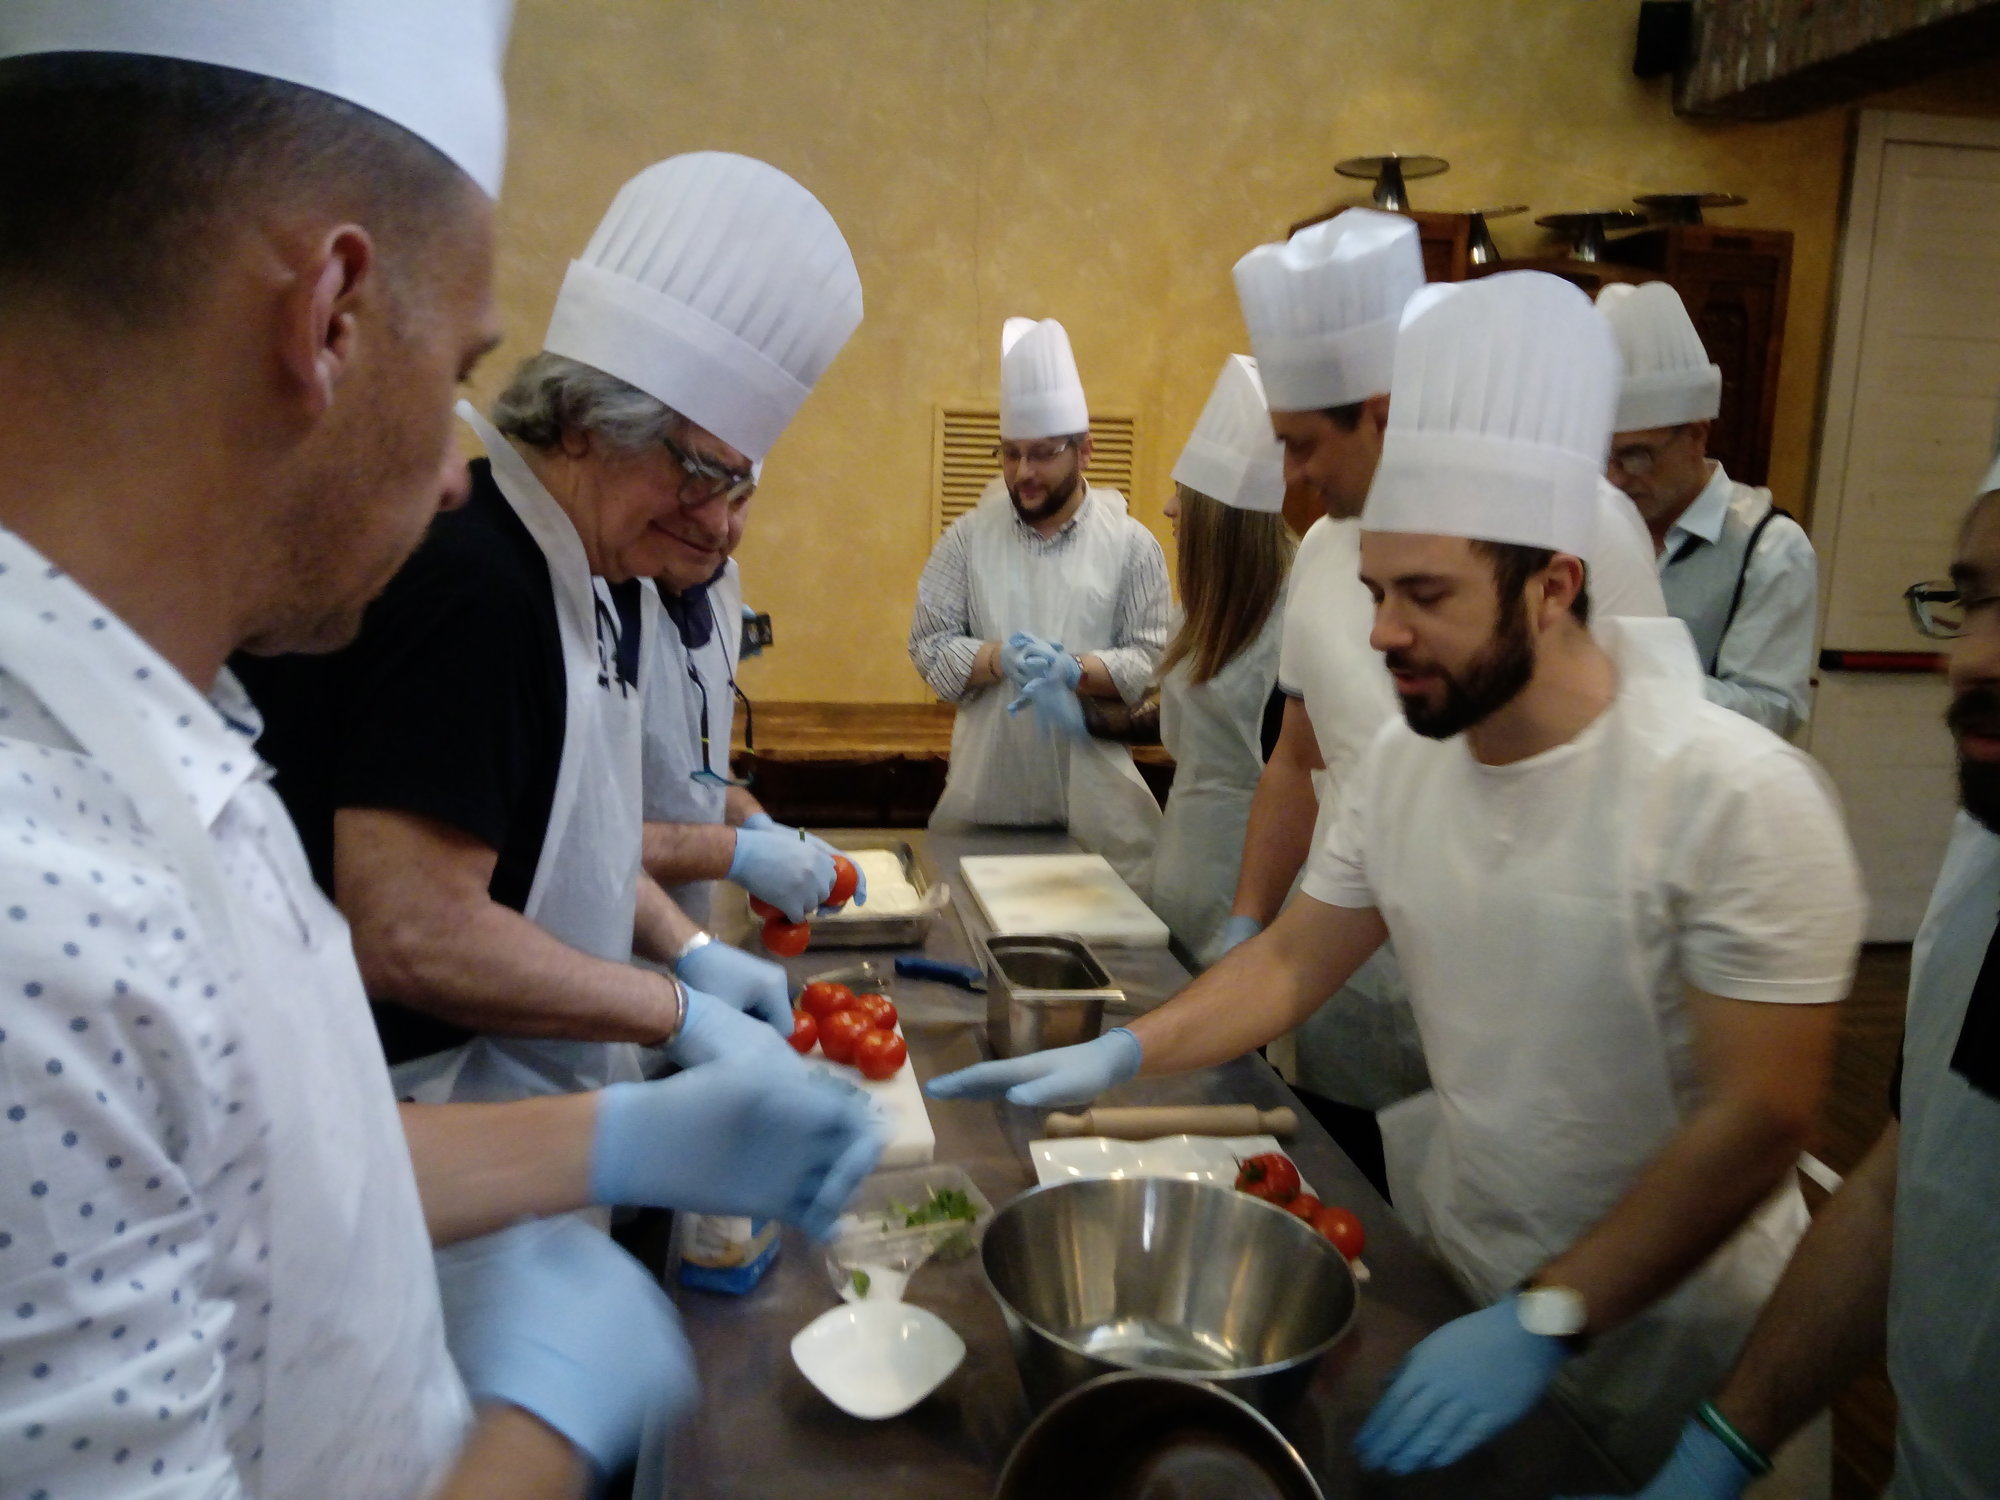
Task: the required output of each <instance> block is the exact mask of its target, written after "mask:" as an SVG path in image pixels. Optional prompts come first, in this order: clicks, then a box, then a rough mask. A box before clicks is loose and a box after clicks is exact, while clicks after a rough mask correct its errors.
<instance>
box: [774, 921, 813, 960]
mask: <svg viewBox="0 0 2000 1500" xmlns="http://www.w3.org/2000/svg"><path fill="white" fill-rule="evenodd" d="M811 941H812V924H811V923H810V922H787V921H786V920H785V919H784V918H782V917H778V918H766V919H765V922H764V946H765V948H766V949H768V950H769V951H770V952H772V953H775V954H777V955H778V957H780V958H797V957H798V956H799V955H800V954H801V953H803V952H805V951H806V944H807V943H809V942H811Z"/></svg>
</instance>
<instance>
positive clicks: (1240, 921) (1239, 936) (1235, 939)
mask: <svg viewBox="0 0 2000 1500" xmlns="http://www.w3.org/2000/svg"><path fill="white" fill-rule="evenodd" d="M1263 930H1264V924H1263V923H1262V922H1260V921H1258V920H1257V919H1256V918H1255V917H1231V918H1230V919H1229V920H1228V921H1227V922H1224V923H1223V924H1222V946H1221V947H1220V948H1219V949H1217V951H1216V955H1215V956H1216V957H1217V958H1220V957H1222V955H1223V954H1225V953H1227V952H1228V951H1229V950H1230V949H1231V948H1234V947H1235V946H1236V945H1237V944H1238V943H1247V942H1249V941H1250V939H1252V938H1253V937H1255V936H1256V935H1257V934H1258V933H1260V932H1262V931H1263Z"/></svg>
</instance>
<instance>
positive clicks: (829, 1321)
mask: <svg viewBox="0 0 2000 1500" xmlns="http://www.w3.org/2000/svg"><path fill="white" fill-rule="evenodd" d="M964 1358H965V1340H964V1339H962V1338H960V1337H959V1336H958V1335H957V1334H956V1333H953V1332H952V1331H951V1326H950V1325H949V1324H947V1323H946V1322H945V1321H944V1320H943V1319H942V1318H940V1317H938V1316H937V1315H936V1314H935V1313H929V1312H926V1311H924V1309H922V1308H921V1307H912V1306H910V1304H909V1303H907V1302H875V1301H868V1302H855V1303H850V1304H847V1305H845V1306H842V1307H836V1308H834V1309H832V1310H831V1311H830V1312H824V1313H821V1314H820V1315H819V1316H818V1317H817V1318H814V1319H813V1320H812V1321H811V1322H810V1323H808V1324H806V1326H805V1327H803V1328H801V1329H800V1330H799V1331H798V1333H797V1334H795V1335H794V1336H793V1338H792V1363H793V1364H795V1365H797V1366H798V1367H799V1372H800V1373H801V1374H803V1375H804V1376H805V1377H806V1379H807V1380H810V1381H811V1382H812V1383H813V1387H814V1389H816V1390H817V1391H818V1392H819V1393H820V1394H821V1395H822V1396H824V1397H826V1399H827V1400H829V1401H831V1402H832V1403H833V1404H834V1405H835V1406H837V1407H839V1408H840V1409H841V1410H842V1411H844V1412H846V1413H847V1414H848V1415H849V1416H852V1417H865V1418H867V1419H868V1420H869V1421H879V1420H880V1419H881V1418H883V1417H896V1416H901V1415H902V1414H903V1413H904V1412H906V1411H908V1410H909V1409H910V1408H911V1407H913V1406H915V1405H916V1404H917V1403H918V1402H919V1401H921V1400H923V1399H924V1397H926V1396H928V1395H929V1394H930V1393H931V1392H932V1391H934V1390H936V1389H937V1388H938V1387H939V1386H941V1385H943V1384H944V1382H945V1379H946V1377H948V1376H949V1375H950V1374H951V1372H952V1371H953V1370H956V1369H957V1368H958V1365H959V1361H960V1360H962V1359H964Z"/></svg>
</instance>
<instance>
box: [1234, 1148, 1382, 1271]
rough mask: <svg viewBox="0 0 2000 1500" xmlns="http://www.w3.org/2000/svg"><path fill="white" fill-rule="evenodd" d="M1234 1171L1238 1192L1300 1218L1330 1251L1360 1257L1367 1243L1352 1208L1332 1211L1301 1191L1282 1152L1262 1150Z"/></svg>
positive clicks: (1353, 1257) (1296, 1174) (1294, 1172)
mask: <svg viewBox="0 0 2000 1500" xmlns="http://www.w3.org/2000/svg"><path fill="white" fill-rule="evenodd" d="M1236 1169H1237V1170H1236V1190H1237V1191H1238V1192H1239V1193H1248V1194H1250V1196H1251V1197H1253V1198H1262V1199H1264V1200H1265V1201H1266V1202H1268V1203H1275V1204H1277V1205H1278V1207H1280V1208H1282V1209H1284V1210H1285V1211H1286V1212H1288V1213H1291V1214H1294V1215H1296V1216H1297V1217H1299V1218H1300V1219H1303V1220H1304V1221H1305V1222H1306V1223H1308V1224H1310V1225H1311V1226H1312V1227H1313V1228H1314V1229H1316V1230H1318V1231H1319V1232H1320V1234H1322V1235H1324V1236H1325V1237H1326V1238H1327V1239H1328V1240H1330V1241H1332V1242H1333V1248H1334V1249H1336V1250H1338V1251H1339V1252H1340V1253H1341V1254H1342V1255H1344V1256H1346V1257H1347V1258H1348V1259H1349V1260H1354V1259H1355V1258H1357V1257H1358V1256H1359V1255H1360V1254H1361V1247H1362V1246H1363V1245H1365V1244H1366V1243H1367V1242H1368V1236H1367V1233H1366V1232H1365V1231H1364V1230H1363V1229H1362V1227H1361V1220H1360V1219H1358V1218H1356V1217H1355V1214H1354V1211H1353V1210H1352V1209H1347V1208H1336V1207H1334V1206H1333V1205H1332V1204H1330V1203H1322V1202H1320V1201H1319V1199H1317V1198H1315V1197H1314V1196H1313V1195H1312V1194H1311V1193H1308V1192H1303V1191H1301V1189H1300V1184H1299V1169H1298V1168H1297V1167H1295V1166H1293V1165H1292V1159H1291V1158H1290V1157H1289V1156H1287V1155H1285V1153H1284V1152H1282V1151H1266V1152H1264V1153H1263V1154H1261V1155H1259V1156H1246V1157H1244V1158H1243V1159H1242V1160H1241V1161H1239V1162H1238V1163H1237V1164H1236Z"/></svg>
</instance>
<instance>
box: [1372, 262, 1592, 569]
mask: <svg viewBox="0 0 2000 1500" xmlns="http://www.w3.org/2000/svg"><path fill="white" fill-rule="evenodd" d="M1617 380H1618V348H1617V345H1616V344H1615V343H1614V342H1613V340H1612V337H1611V329H1610V327H1609V326H1608V325H1607V324H1606V323H1605V321H1604V319H1602V318H1600V317H1598V316H1597V314H1596V313H1595V312H1593V311H1592V310H1591V306H1590V299H1589V298H1588V297H1586V296H1585V295H1584V294H1583V293H1582V292H1580V291H1578V290H1577V289H1576V288H1575V287H1574V286H1572V285H1570V283H1568V282H1567V281H1564V280H1562V279H1560V278H1559V277H1555V276H1549V275H1546V274H1544V273H1542V272H1540V271H1504V272H1502V273H1501V274H1499V275H1497V276H1488V277H1486V278H1484V279H1483V280H1480V281H1464V282H1447V283H1441V284H1437V285H1433V286H1427V287H1425V288H1424V289H1423V290H1422V291H1420V292H1419V293H1417V295H1416V296H1414V297H1412V298H1411V299H1410V302H1409V306H1408V307H1407V309H1405V311H1404V313H1403V322H1402V327H1401V329H1400V330H1399V331H1398V333H1397V337H1396V372H1395V378H1394V379H1393V381H1392V382H1391V384H1390V387H1389V422H1388V427H1387V430H1386V431H1385V432H1384V434H1383V438H1382V460H1381V462H1380V464H1379V465H1377V467H1376V470H1375V480H1374V483H1373V484H1372V485H1371V486H1370V487H1369V490H1368V501H1367V504H1366V505H1365V506H1364V507H1363V508H1362V512H1361V525H1362V527H1363V528H1364V529H1365V530H1369V531H1419V532H1431V533H1435V534H1438V535H1443V536H1462V537H1472V538H1475V539H1478V540H1481V541H1492V542H1513V543H1517V544H1519V545H1522V546H1527V547H1546V548H1549V549H1551V550H1553V551H1556V552H1567V553H1570V554H1572V555H1573V556H1576V557H1581V558H1582V559H1583V560H1584V561H1585V562H1589V561H1590V560H1591V553H1592V552H1593V551H1594V550H1595V546H1594V542H1593V538H1594V536H1595V535H1596V532H1597V505H1598V502H1597V485H1598V481H1599V480H1600V479H1601V478H1602V477H1603V472H1604V460H1605V454H1606V452H1607V451H1608V450H1609V448H1610V446H1611V410H1612V403H1613V400H1614V392H1615V391H1616V390H1617Z"/></svg>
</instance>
